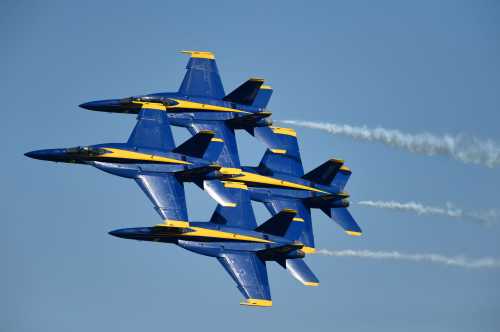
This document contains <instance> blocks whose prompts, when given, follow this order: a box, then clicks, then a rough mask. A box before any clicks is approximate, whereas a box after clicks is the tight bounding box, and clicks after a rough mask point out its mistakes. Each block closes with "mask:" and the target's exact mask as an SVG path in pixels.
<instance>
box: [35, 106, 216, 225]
mask: <svg viewBox="0 0 500 332" xmlns="http://www.w3.org/2000/svg"><path fill="white" fill-rule="evenodd" d="M222 146H223V141H222V140H221V139H219V138H215V137H214V133H213V132H211V131H200V132H199V133H198V134H196V135H195V136H193V137H191V138H190V139H189V140H187V141H186V142H184V143H183V144H181V145H179V146H178V147H175V144H174V139H173V136H172V131H171V128H170V126H169V124H168V117H167V116H166V113H165V112H160V111H158V110H156V109H149V108H146V107H143V108H142V109H141V111H140V113H139V115H138V121H137V124H136V125H135V128H134V130H133V131H132V133H131V135H130V137H129V139H128V141H127V142H126V143H108V144H97V145H91V146H79V147H74V148H62V149H46V150H37V151H32V152H28V153H26V156H28V157H30V158H34V159H40V160H47V161H54V162H64V163H76V164H85V165H91V166H94V167H96V168H98V169H100V170H102V171H105V172H108V173H111V174H114V175H118V176H121V177H125V178H131V179H134V180H135V181H136V182H137V184H138V185H139V186H140V187H141V189H142V190H143V191H144V193H145V194H146V195H147V196H148V198H149V199H150V200H151V201H152V203H153V204H154V206H155V209H156V211H157V212H158V213H159V214H160V216H161V217H162V218H163V219H169V220H187V218H188V217H187V210H186V200H185V194H184V185H183V183H184V182H189V181H201V180H200V179H210V178H211V175H212V174H214V173H215V172H216V171H217V170H218V169H220V168H221V166H220V165H218V164H216V163H214V162H213V160H216V159H217V157H218V155H219V154H220V152H221V151H222Z"/></svg>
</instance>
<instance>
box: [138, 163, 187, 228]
mask: <svg viewBox="0 0 500 332" xmlns="http://www.w3.org/2000/svg"><path fill="white" fill-rule="evenodd" d="M135 181H136V182H137V184H138V185H139V187H141V189H142V191H144V193H145V194H146V196H148V198H149V199H150V200H151V202H152V203H153V204H154V206H155V210H156V212H158V213H159V214H160V216H161V217H162V218H163V219H169V220H177V221H187V220H188V217H187V208H186V197H185V194H184V185H183V183H182V182H180V181H179V180H178V179H177V178H176V177H175V175H173V174H165V173H162V174H141V175H139V176H138V177H137V178H136V179H135Z"/></svg>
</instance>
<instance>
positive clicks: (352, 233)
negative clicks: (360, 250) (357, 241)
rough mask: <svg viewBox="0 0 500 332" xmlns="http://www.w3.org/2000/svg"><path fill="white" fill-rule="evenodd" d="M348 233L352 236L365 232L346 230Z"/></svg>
mask: <svg viewBox="0 0 500 332" xmlns="http://www.w3.org/2000/svg"><path fill="white" fill-rule="evenodd" d="M345 232H346V234H347V235H350V236H361V235H362V234H363V233H361V232H353V231H345Z"/></svg>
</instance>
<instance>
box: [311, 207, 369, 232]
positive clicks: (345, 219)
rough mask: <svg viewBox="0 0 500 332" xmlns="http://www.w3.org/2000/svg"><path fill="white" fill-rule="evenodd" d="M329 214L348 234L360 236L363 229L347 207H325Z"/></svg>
mask: <svg viewBox="0 0 500 332" xmlns="http://www.w3.org/2000/svg"><path fill="white" fill-rule="evenodd" d="M321 210H322V211H323V212H324V213H326V215H327V216H329V217H330V218H332V219H333V220H334V221H335V222H336V223H337V224H339V225H340V227H342V228H343V229H344V230H345V232H346V233H347V234H348V235H352V236H360V235H361V234H362V233H363V231H362V230H361V228H360V227H359V225H358V224H357V223H356V221H355V220H354V218H353V217H352V215H351V213H350V212H349V210H347V209H346V208H323V209H321Z"/></svg>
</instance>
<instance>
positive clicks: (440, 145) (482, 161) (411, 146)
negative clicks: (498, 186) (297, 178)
mask: <svg viewBox="0 0 500 332" xmlns="http://www.w3.org/2000/svg"><path fill="white" fill-rule="evenodd" d="M278 122H282V123H287V124H291V125H296V126H301V127H306V128H312V129H319V130H324V131H327V132H329V133H332V134H338V135H345V136H349V137H352V138H354V139H360V140H365V141H377V142H381V143H384V144H386V145H389V146H393V147H397V148H400V149H404V150H407V151H410V152H414V153H420V154H425V155H428V156H433V155H444V156H448V157H451V158H453V159H456V160H459V161H462V162H464V163H467V164H478V165H484V166H488V167H496V166H498V165H500V146H499V145H498V144H497V143H495V142H494V141H492V140H480V139H478V138H476V137H468V136H465V135H454V136H452V135H444V136H436V135H433V134H430V133H420V134H407V133H403V132H401V131H399V130H395V129H386V128H382V127H377V128H374V129H373V128H368V127H366V126H362V127H355V126H350V125H341V124H335V123H322V122H311V121H296V120H282V121H278Z"/></svg>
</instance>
